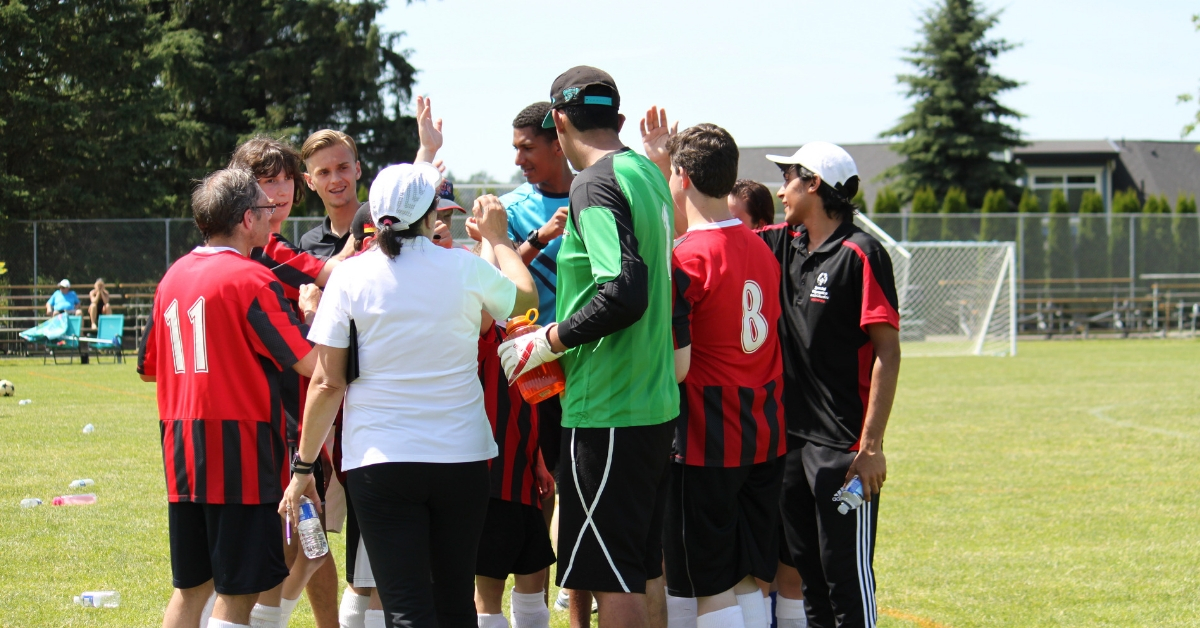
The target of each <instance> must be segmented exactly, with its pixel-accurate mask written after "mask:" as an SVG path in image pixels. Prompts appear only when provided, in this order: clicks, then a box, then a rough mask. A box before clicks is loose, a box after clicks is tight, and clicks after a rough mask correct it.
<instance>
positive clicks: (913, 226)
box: [908, 188, 941, 242]
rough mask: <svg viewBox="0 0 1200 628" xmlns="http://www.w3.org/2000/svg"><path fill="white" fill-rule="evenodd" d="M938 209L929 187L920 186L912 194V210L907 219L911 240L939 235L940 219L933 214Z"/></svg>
mask: <svg viewBox="0 0 1200 628" xmlns="http://www.w3.org/2000/svg"><path fill="white" fill-rule="evenodd" d="M937 211H938V203H937V196H935V195H934V193H933V190H932V189H931V188H921V189H919V190H917V193H916V194H915V195H913V200H912V212H911V213H910V214H909V219H908V239H909V240H912V241H913V242H921V241H925V240H936V239H938V236H939V235H941V227H940V225H939V224H938V223H939V222H940V221H938V220H937V219H936V217H935V216H934V214H936V213H937Z"/></svg>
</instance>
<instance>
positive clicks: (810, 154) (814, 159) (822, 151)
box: [767, 142, 858, 189]
mask: <svg viewBox="0 0 1200 628" xmlns="http://www.w3.org/2000/svg"><path fill="white" fill-rule="evenodd" d="M767 159H769V160H771V161H773V162H775V163H777V164H798V165H801V166H804V167H805V168H808V169H809V170H812V171H813V172H815V173H816V174H817V176H818V177H821V180H822V181H824V182H826V183H828V184H829V186H830V187H832V188H834V189H837V188H838V186H840V185H843V184H845V183H846V182H847V181H849V180H850V177H857V176H858V166H856V165H854V158H853V157H851V156H850V153H847V152H846V149H844V148H842V147H841V146H838V145H837V144H831V143H829V142H809V143H807V144H805V145H804V146H801V147H800V150H797V151H796V152H795V153H794V154H792V156H791V157H784V156H782V155H767Z"/></svg>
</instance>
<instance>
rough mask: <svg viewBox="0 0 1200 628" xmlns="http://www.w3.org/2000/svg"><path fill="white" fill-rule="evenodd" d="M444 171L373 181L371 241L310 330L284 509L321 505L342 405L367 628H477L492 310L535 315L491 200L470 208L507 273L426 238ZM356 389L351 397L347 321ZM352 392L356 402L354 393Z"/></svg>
mask: <svg viewBox="0 0 1200 628" xmlns="http://www.w3.org/2000/svg"><path fill="white" fill-rule="evenodd" d="M440 179H441V176H440V175H439V174H438V171H437V169H435V168H434V167H433V166H431V165H429V164H426V163H418V164H401V165H398V166H389V167H388V168H385V169H384V170H383V171H382V172H380V173H379V176H378V177H376V178H375V181H374V183H372V184H371V193H370V207H371V217H372V218H373V219H374V221H375V225H376V228H377V229H378V231H377V237H376V244H374V245H373V246H372V247H371V248H370V249H369V250H367V251H366V252H364V253H363V254H361V255H359V256H357V257H354V258H352V259H349V260H346V261H345V262H344V263H343V264H342V265H341V266H339V267H338V268H337V270H335V271H334V273H333V274H332V275H331V276H330V278H329V283H328V284H327V285H326V287H325V295H324V297H323V298H322V300H321V305H320V307H319V308H318V310H317V315H316V318H315V319H314V321H313V325H312V330H311V331H310V333H309V336H308V338H309V340H311V341H312V342H314V343H316V351H317V361H318V365H317V367H316V371H315V373H314V374H313V378H312V384H311V385H310V387H309V391H308V399H307V403H306V407H305V410H304V422H303V426H304V427H303V431H302V433H301V437H300V449H299V451H298V453H297V454H296V459H295V460H294V461H293V466H292V470H293V474H294V475H293V476H292V481H291V484H290V486H289V487H288V490H287V493H286V494H285V496H284V499H283V502H282V503H281V504H280V512H281V513H284V512H287V511H288V510H289V509H290V512H291V513H292V514H293V521H295V513H297V512H299V510H298V503H299V499H300V496H301V495H302V494H303V495H308V497H309V498H310V499H313V500H314V502H315V501H316V497H317V496H316V490H315V487H314V486H313V482H312V479H311V475H310V471H311V468H312V464H313V462H314V461H315V460H316V459H317V453H318V451H319V449H320V446H321V443H322V441H324V439H325V434H326V432H327V431H328V429H329V425H330V424H331V423H332V421H333V418H334V415H335V414H336V413H337V409H338V406H339V404H340V403H341V401H342V397H343V393H346V394H345V414H344V423H343V438H342V451H343V456H342V468H343V469H344V470H345V471H346V472H347V473H348V475H349V482H348V486H349V487H350V497H351V500H352V502H353V504H354V510H355V513H356V514H357V515H358V522H359V528H360V531H361V533H362V540H363V542H364V543H365V544H366V548H367V555H368V556H369V557H370V561H371V566H372V568H373V571H374V573H375V581H376V585H377V587H378V591H379V596H380V598H381V599H382V601H383V607H384V610H383V611H368V613H367V625H368V626H372V625H378V626H383V625H385V624H384V614H385V613H386V616H387V618H388V621H387V624H386V625H388V626H393V625H400V626H433V625H437V626H441V627H442V628H448V627H453V626H463V627H468V626H471V627H473V626H475V625H476V621H477V620H476V615H475V605H474V573H475V569H474V568H475V558H476V554H477V551H478V548H477V545H478V539H479V535H480V532H481V530H482V527H483V522H484V517H485V515H486V513H487V505H488V491H489V478H488V463H487V461H488V460H489V459H490V458H492V457H494V456H495V455H496V453H497V451H496V443H495V441H494V440H493V439H492V432H491V426H490V424H489V423H488V419H487V415H486V413H485V411H484V399H483V389H482V387H481V386H480V383H479V377H478V374H477V371H476V369H477V367H478V360H477V353H478V340H479V330H480V329H481V327H482V322H483V320H482V319H483V317H484V315H485V313H486V314H487V315H490V316H491V317H494V318H496V319H498V320H503V319H506V318H508V317H510V316H512V315H513V314H514V313H516V312H518V311H520V312H524V311H526V310H528V309H529V308H533V307H537V289H536V288H535V287H534V283H533V278H532V277H531V276H530V274H529V271H528V270H526V268H525V265H524V263H523V262H522V261H521V257H520V256H519V255H518V254H517V252H516V251H515V250H514V249H513V247H512V243H511V242H510V241H509V240H508V236H507V229H508V223H507V217H506V214H505V211H504V207H503V206H502V205H501V204H500V203H499V201H498V200H497V199H495V198H494V197H484V198H482V199H481V200H480V202H479V203H477V205H476V213H477V221H478V224H479V231H480V233H481V234H482V236H483V238H484V240H483V246H484V247H489V248H492V249H494V253H495V259H496V260H497V262H498V265H499V269H497V268H496V267H495V266H492V265H490V264H488V263H487V262H485V261H484V260H483V259H482V258H480V257H476V256H475V255H472V254H471V253H470V252H468V251H466V250H453V249H450V250H448V249H444V248H442V247H439V246H437V245H435V244H434V243H433V242H431V240H430V238H431V236H432V235H433V230H434V224H435V222H436V218H437V216H436V209H437V205H438V202H437V201H438V197H437V188H438V184H439V182H440ZM351 321H353V322H354V324H355V327H356V329H357V338H358V343H357V366H358V368H357V373H358V376H357V379H355V380H354V381H353V385H351V386H347V382H346V373H347V366H348V359H349V355H350V351H349V349H348V348H349V344H350V322H351ZM347 388H348V392H347Z"/></svg>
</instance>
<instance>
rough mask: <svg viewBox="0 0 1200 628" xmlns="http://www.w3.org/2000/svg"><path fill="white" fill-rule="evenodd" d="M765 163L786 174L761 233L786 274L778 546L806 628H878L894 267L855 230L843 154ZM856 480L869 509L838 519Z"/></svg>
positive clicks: (782, 608) (893, 350) (781, 609)
mask: <svg viewBox="0 0 1200 628" xmlns="http://www.w3.org/2000/svg"><path fill="white" fill-rule="evenodd" d="M767 158H768V159H770V160H772V161H774V162H775V163H777V164H778V165H779V168H780V170H781V171H782V172H783V180H784V185H783V187H781V188H780V189H779V192H778V196H779V198H780V199H781V200H782V201H783V208H784V216H785V220H786V224H781V225H775V226H771V227H767V228H765V229H761V230H759V235H760V236H761V237H762V238H763V240H764V241H765V242H766V243H767V246H769V247H770V248H771V251H772V252H773V253H774V256H775V258H776V260H778V263H779V265H780V267H781V268H782V270H783V273H782V278H781V280H780V287H779V294H780V302H781V304H782V306H783V318H782V322H781V324H780V326H779V327H780V341H781V343H782V346H783V360H784V380H785V382H786V384H787V385H786V392H785V395H784V406H785V408H786V411H787V428H788V445H789V447H788V454H787V461H786V463H785V468H784V480H783V491H782V497H781V499H780V508H781V511H782V512H781V515H782V519H783V527H784V535H785V537H786V540H787V545H788V549H789V552H790V555H791V559H792V561H794V563H795V567H796V569H797V570H798V571H799V572H800V576H801V577H802V578H803V580H804V599H805V601H806V602H805V607H806V608H805V611H806V614H807V619H808V625H810V626H819V627H825V626H835V625H836V626H839V627H859V626H874V625H875V622H876V614H877V609H876V605H875V573H874V567H873V556H874V553H875V526H876V523H877V521H878V513H879V510H878V508H879V491H880V488H881V487H882V486H883V482H884V480H885V479H886V477H887V465H886V463H885V460H884V456H883V434H884V430H885V429H886V427H887V421H888V415H889V414H890V413H891V408H892V399H893V398H894V396H895V393H896V380H897V378H898V376H899V373H900V333H899V328H900V315H899V313H898V306H897V298H896V284H895V281H894V279H893V277H892V262H891V258H890V257H888V253H887V251H886V250H884V248H883V246H882V245H881V244H880V243H879V241H878V240H876V239H875V238H873V237H871V236H870V235H869V234H867V233H865V232H863V231H862V230H861V229H859V228H858V227H856V226H855V225H854V220H853V218H854V211H855V209H854V205H853V204H852V203H851V201H850V199H852V198H854V195H855V193H856V192H857V190H858V168H857V166H856V165H855V164H854V160H853V159H852V158H851V157H850V154H849V153H847V152H846V151H845V150H844V149H842V148H841V147H839V146H836V145H834V144H830V143H828V142H809V143H808V144H805V145H804V146H802V147H801V148H800V150H798V151H796V153H795V154H794V155H791V156H789V157H780V156H774V155H768V156H767ZM854 476H858V477H859V479H860V480H861V481H862V487H863V494H864V498H865V499H866V500H867V501H866V503H864V504H863V505H862V506H860V507H859V508H857V509H856V510H854V511H852V512H850V513H847V514H842V513H840V512H838V510H837V507H838V503H837V502H834V501H833V496H834V494H835V492H836V491H837V490H838V489H840V488H841V487H842V486H843V485H844V484H846V483H848V482H849V481H850V480H851V479H852V478H853V477H854ZM795 602H796V601H792V600H787V599H786V598H783V597H780V598H779V599H778V600H777V606H776V615H777V617H778V618H779V619H780V626H781V628H791V626H796V625H802V624H801V623H800V621H799V619H798V618H796V617H795V616H796V615H798V614H799V613H798V612H797V610H798V609H795V608H794V607H793V608H790V609H789V608H787V606H788V605H789V604H793V603H795ZM792 619H796V622H795V623H793V624H791V625H789V624H788V623H787V621H790V620H792ZM785 620H786V621H785Z"/></svg>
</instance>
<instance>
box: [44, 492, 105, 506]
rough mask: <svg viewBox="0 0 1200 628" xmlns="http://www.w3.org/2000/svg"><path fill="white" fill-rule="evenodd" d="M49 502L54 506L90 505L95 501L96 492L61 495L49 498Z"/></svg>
mask: <svg viewBox="0 0 1200 628" xmlns="http://www.w3.org/2000/svg"><path fill="white" fill-rule="evenodd" d="M50 503H51V504H52V505H54V506H90V505H92V504H94V503H96V494H95V493H84V494H83V495H61V496H59V497H55V498H54V499H52V500H50Z"/></svg>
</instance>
